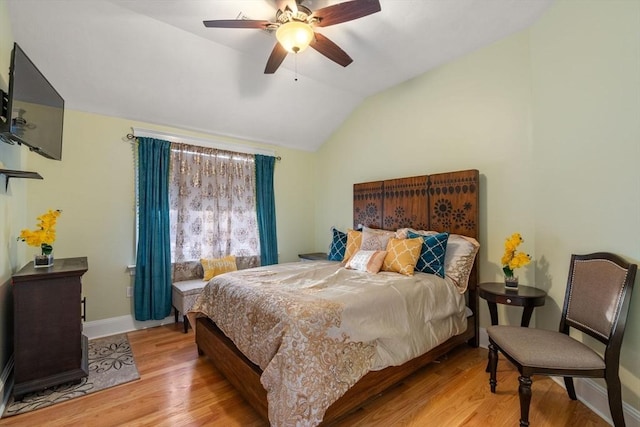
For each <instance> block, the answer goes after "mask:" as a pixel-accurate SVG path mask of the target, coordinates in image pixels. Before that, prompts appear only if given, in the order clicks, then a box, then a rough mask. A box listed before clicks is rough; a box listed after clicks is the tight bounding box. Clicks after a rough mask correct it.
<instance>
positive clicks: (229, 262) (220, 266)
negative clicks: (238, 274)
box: [200, 255, 238, 281]
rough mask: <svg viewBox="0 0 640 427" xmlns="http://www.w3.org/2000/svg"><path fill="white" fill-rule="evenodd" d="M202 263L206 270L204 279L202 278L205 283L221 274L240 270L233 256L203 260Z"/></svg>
mask: <svg viewBox="0 0 640 427" xmlns="http://www.w3.org/2000/svg"><path fill="white" fill-rule="evenodd" d="M200 263H201V264H202V269H203V270H204V277H203V278H202V280H204V281H209V280H211V279H213V278H214V277H215V276H217V275H219V274H222V273H228V272H230V271H236V270H237V269H238V267H237V266H236V257H235V256H233V255H229V256H226V257H223V258H201V259H200Z"/></svg>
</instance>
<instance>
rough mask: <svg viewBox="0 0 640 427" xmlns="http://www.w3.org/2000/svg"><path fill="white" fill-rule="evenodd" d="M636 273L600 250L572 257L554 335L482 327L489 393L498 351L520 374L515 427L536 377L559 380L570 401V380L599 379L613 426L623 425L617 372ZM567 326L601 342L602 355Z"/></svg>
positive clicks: (525, 412) (524, 422)
mask: <svg viewBox="0 0 640 427" xmlns="http://www.w3.org/2000/svg"><path fill="white" fill-rule="evenodd" d="M636 270H637V265H635V264H629V263H627V262H625V261H624V260H623V259H622V258H620V257H619V256H616V255H614V254H610V253H606V252H601V253H594V254H589V255H572V256H571V265H570V267H569V278H568V281H567V290H566V294H565V299H564V306H563V310H562V316H561V319H560V328H559V331H558V332H556V331H549V330H542V329H534V328H524V327H516V326H498V325H496V326H490V327H489V328H487V333H488V335H489V343H490V344H489V372H490V379H489V384H490V386H491V392H492V393H495V391H496V385H497V381H496V371H497V368H498V352H501V353H502V354H504V356H505V357H506V358H507V359H508V360H509V361H510V362H511V363H513V364H514V365H515V366H516V367H517V368H518V371H520V377H519V383H520V385H519V388H518V394H519V397H520V426H528V425H529V404H530V402H531V377H532V376H533V375H538V374H541V375H553V376H562V377H564V382H565V386H566V388H567V393H568V394H569V397H570V398H571V399H573V400H575V399H576V392H575V388H574V385H573V377H599V378H604V379H605V380H606V383H607V391H608V397H609V408H610V410H611V417H612V419H613V422H614V425H615V426H616V427H620V426H624V425H625V422H624V417H623V412H622V396H621V387H620V379H619V376H618V368H619V361H620V347H621V345H622V337H623V334H624V329H625V323H626V320H627V314H628V312H629V304H630V300H631V292H632V290H633V282H634V280H635V276H636ZM572 328H574V329H576V330H578V331H580V332H582V333H584V334H587V335H590V336H591V337H593V338H595V339H596V340H598V341H600V342H602V343H603V344H604V345H605V349H604V357H602V356H601V355H600V354H599V353H598V352H596V351H595V350H593V349H592V348H590V347H589V346H587V345H585V344H583V343H582V342H580V341H578V340H576V339H574V338H572V337H571V336H570V335H569V331H570V329H572Z"/></svg>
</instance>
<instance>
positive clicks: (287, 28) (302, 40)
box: [276, 21, 314, 53]
mask: <svg viewBox="0 0 640 427" xmlns="http://www.w3.org/2000/svg"><path fill="white" fill-rule="evenodd" d="M313 34H314V33H313V28H311V25H309V24H307V23H306V22H301V21H289V22H286V23H284V24H282V25H280V26H279V27H278V29H277V30H276V39H278V43H280V45H281V46H282V47H283V48H284V49H285V50H286V51H287V52H291V53H300V52H302V51H304V50H305V49H306V48H307V47H309V44H310V43H311V40H313Z"/></svg>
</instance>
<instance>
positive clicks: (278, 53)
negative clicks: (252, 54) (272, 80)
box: [264, 43, 287, 74]
mask: <svg viewBox="0 0 640 427" xmlns="http://www.w3.org/2000/svg"><path fill="white" fill-rule="evenodd" d="M286 56H287V51H286V50H285V48H283V47H282V46H281V45H280V43H276V45H275V46H274V47H273V50H272V51H271V55H270V56H269V59H268V60H267V66H266V67H265V68H264V73H265V74H273V73H275V72H276V70H277V69H278V67H280V64H282V61H284V58H286Z"/></svg>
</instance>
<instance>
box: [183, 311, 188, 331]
mask: <svg viewBox="0 0 640 427" xmlns="http://www.w3.org/2000/svg"><path fill="white" fill-rule="evenodd" d="M182 324H183V325H184V333H185V334H186V333H187V331H188V330H189V319H188V318H187V315H186V314H185V315H184V316H182Z"/></svg>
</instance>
